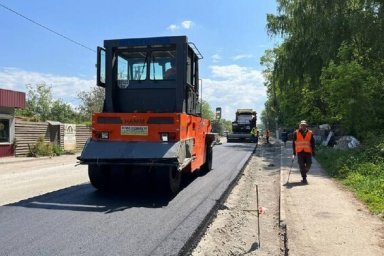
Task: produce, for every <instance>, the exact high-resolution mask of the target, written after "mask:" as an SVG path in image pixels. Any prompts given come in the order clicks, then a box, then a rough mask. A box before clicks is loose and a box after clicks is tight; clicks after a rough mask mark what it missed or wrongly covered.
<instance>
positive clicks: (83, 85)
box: [0, 55, 266, 120]
mask: <svg viewBox="0 0 384 256" xmlns="http://www.w3.org/2000/svg"><path fill="white" fill-rule="evenodd" d="M218 56H219V55H218ZM209 68H210V71H211V73H210V75H209V77H207V78H203V92H202V95H203V99H204V100H206V101H207V102H208V103H209V104H210V106H211V107H212V110H214V109H215V108H216V107H222V110H223V118H225V119H227V120H233V119H234V117H235V112H236V109H238V108H253V109H255V110H256V111H257V113H258V118H260V113H261V111H262V110H263V109H264V103H265V101H266V87H265V86H264V77H263V75H262V72H261V71H259V70H256V69H254V68H249V67H242V66H239V65H227V66H219V65H213V66H210V67H209ZM39 83H45V84H47V85H48V86H51V87H52V94H53V97H54V98H55V99H62V100H63V101H64V102H66V103H68V104H71V105H73V106H76V105H78V104H79V99H78V98H77V94H78V93H79V92H80V91H84V90H88V89H90V88H91V87H92V86H94V85H95V84H96V81H95V79H89V80H87V79H82V78H79V77H75V76H59V75H55V74H48V73H39V72H32V71H26V70H21V69H17V68H2V69H0V88H4V89H10V90H16V91H24V92H25V91H26V87H25V85H27V84H32V85H35V84H39Z"/></svg>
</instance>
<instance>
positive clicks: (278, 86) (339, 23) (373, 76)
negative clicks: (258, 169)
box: [261, 0, 384, 135]
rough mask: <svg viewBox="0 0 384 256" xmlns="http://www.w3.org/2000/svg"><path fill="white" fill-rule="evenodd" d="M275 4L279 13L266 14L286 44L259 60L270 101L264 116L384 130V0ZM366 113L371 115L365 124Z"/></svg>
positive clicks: (271, 30)
mask: <svg viewBox="0 0 384 256" xmlns="http://www.w3.org/2000/svg"><path fill="white" fill-rule="evenodd" d="M277 3H278V11H279V13H278V14H277V15H272V14H269V15H267V21H268V25H267V29H268V33H269V34H270V35H271V36H277V37H282V39H283V40H282V43H281V44H280V45H279V46H277V47H276V48H274V49H272V50H267V51H266V52H265V55H264V56H263V58H262V59H261V62H262V64H263V65H264V66H265V72H264V73H265V77H266V83H265V85H266V87H267V97H268V101H267V102H266V110H265V113H264V116H262V119H263V120H265V122H268V123H270V122H271V119H273V118H276V117H277V120H278V122H279V125H280V126H285V127H287V126H292V125H294V124H295V123H297V122H298V121H299V120H301V119H306V120H307V121H309V122H310V123H311V124H320V123H323V122H331V124H332V123H335V124H341V125H343V126H345V127H344V128H345V130H347V131H348V132H349V133H351V134H352V135H359V134H358V131H361V130H365V132H367V131H374V130H379V129H380V130H381V127H382V126H383V125H384V110H383V108H381V107H380V106H381V104H380V101H381V102H382V100H383V96H382V95H384V86H382V85H383V84H384V51H383V50H382V41H383V39H384V38H383V37H384V12H383V11H384V4H383V2H382V1H376V0H357V1H355V0H335V1H316V0H301V1H286V0H278V1H277ZM364 113H365V115H366V116H369V117H368V118H367V119H365V120H366V122H364V121H363V119H362V117H363V116H364ZM368 120H369V121H368ZM367 121H368V122H367ZM362 123H364V124H362ZM372 124H375V125H372ZM367 129H368V130H367Z"/></svg>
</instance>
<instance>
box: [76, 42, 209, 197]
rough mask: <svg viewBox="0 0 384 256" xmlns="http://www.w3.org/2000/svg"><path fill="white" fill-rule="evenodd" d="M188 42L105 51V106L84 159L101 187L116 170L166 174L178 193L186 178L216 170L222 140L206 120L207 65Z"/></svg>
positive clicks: (101, 63)
mask: <svg viewBox="0 0 384 256" xmlns="http://www.w3.org/2000/svg"><path fill="white" fill-rule="evenodd" d="M201 58H202V56H201V54H200V52H199V51H198V50H197V48H196V47H195V45H194V44H192V43H190V42H188V40H187V37H186V36H174V37H155V38H135V39H117V40H106V41H104V47H103V48H101V47H99V48H98V55H97V84H98V86H102V87H104V88H105V100H104V107H103V111H102V112H101V113H94V114H93V115H92V137H91V138H90V139H89V140H88V141H87V143H86V145H85V146H84V149H83V151H82V153H81V156H80V157H79V160H80V163H82V164H88V165H89V167H88V173H89V178H90V181H91V183H92V185H94V186H95V187H96V188H98V189H105V188H107V187H108V186H109V184H108V180H109V176H110V175H112V174H113V170H114V169H115V168H117V167H118V168H119V169H127V170H128V169H132V168H134V167H138V166H140V169H143V167H145V168H144V169H147V170H152V169H158V170H161V171H160V172H161V173H162V174H163V176H165V179H159V182H160V180H162V181H161V182H164V180H165V183H167V184H165V186H167V187H168V189H169V190H170V191H171V192H177V191H178V189H179V186H180V178H181V175H182V173H183V172H193V171H196V170H198V169H201V168H202V169H205V170H207V171H208V170H210V169H211V165H212V146H213V144H214V141H215V136H214V134H212V133H211V123H210V121H209V120H207V119H203V118H202V117H201V111H200V109H201V108H200V105H201V104H200V102H199V89H200V88H199V59H201Z"/></svg>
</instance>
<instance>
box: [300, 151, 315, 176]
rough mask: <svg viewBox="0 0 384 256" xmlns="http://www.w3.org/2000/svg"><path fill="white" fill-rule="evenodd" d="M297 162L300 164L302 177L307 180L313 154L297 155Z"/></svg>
mask: <svg viewBox="0 0 384 256" xmlns="http://www.w3.org/2000/svg"><path fill="white" fill-rule="evenodd" d="M297 162H298V163H299V167H300V173H301V177H303V179H304V178H307V172H309V169H310V168H311V165H312V154H311V153H307V152H299V153H297Z"/></svg>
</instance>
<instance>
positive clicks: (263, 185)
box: [192, 145, 283, 256]
mask: <svg viewBox="0 0 384 256" xmlns="http://www.w3.org/2000/svg"><path fill="white" fill-rule="evenodd" d="M279 152H280V147H276V146H273V145H267V146H265V145H259V146H258V148H257V149H256V152H255V154H254V155H253V156H252V158H251V159H250V161H249V162H248V165H247V167H246V168H245V169H244V172H243V174H242V176H241V177H240V179H239V181H238V183H237V185H236V186H235V187H234V189H233V190H232V192H231V193H230V195H229V196H228V198H227V200H226V201H225V203H224V205H223V206H222V207H221V209H219V211H218V212H217V215H216V217H215V219H214V220H213V222H212V223H211V224H210V225H209V227H208V228H207V231H206V232H205V234H204V235H203V237H202V239H201V240H200V242H199V244H198V245H197V246H196V248H195V249H194V250H193V252H192V255H193V256H202V255H206V256H208V255H281V254H282V253H283V243H282V240H281V236H280V228H279V188H280V166H279V164H280V157H279V156H280V154H279ZM256 185H257V187H258V197H259V207H260V206H261V207H264V208H266V212H265V213H264V214H261V215H260V216H259V220H260V237H259V236H258V233H259V232H258V217H257V215H258V214H257V197H256ZM259 241H260V244H259Z"/></svg>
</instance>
